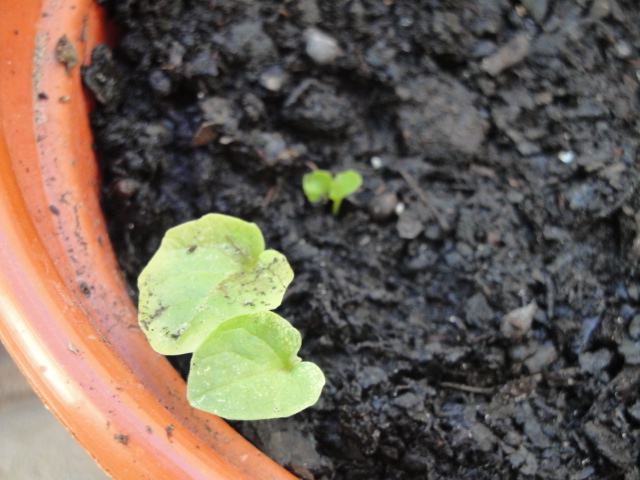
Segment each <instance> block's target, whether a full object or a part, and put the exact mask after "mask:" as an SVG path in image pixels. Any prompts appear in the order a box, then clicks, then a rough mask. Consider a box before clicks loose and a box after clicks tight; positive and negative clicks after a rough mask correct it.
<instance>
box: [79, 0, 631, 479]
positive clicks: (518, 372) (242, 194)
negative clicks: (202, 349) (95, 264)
mask: <svg viewBox="0 0 640 480" xmlns="http://www.w3.org/2000/svg"><path fill="white" fill-rule="evenodd" d="M101 3H104V4H105V6H106V7H107V8H108V9H109V11H110V12H111V14H112V15H113V18H114V21H115V22H116V23H117V24H118V25H119V26H120V28H121V29H122V41H121V43H120V45H119V46H118V47H117V48H116V49H115V50H114V51H113V52H111V51H109V50H108V49H107V48H106V47H101V48H99V49H97V50H96V51H95V52H94V55H93V63H92V66H91V67H84V69H83V70H84V71H83V74H84V80H85V84H86V85H87V86H88V87H89V89H91V90H92V91H93V92H94V94H95V96H96V99H97V101H98V103H99V108H98V109H97V111H96V112H95V113H94V114H93V117H92V123H93V127H94V132H95V138H96V146H97V149H98V152H99V155H100V158H101V163H102V169H103V176H104V188H103V193H104V209H105V212H106V215H107V218H108V221H109V226H110V232H111V236H112V241H113V243H114V246H115V248H116V250H117V254H118V258H119V260H120V262H121V265H122V268H123V270H124V271H125V272H126V275H127V278H128V281H129V285H130V288H131V295H132V296H133V297H134V298H135V296H136V292H135V280H136V278H137V275H138V274H139V272H140V270H141V268H142V267H143V266H144V264H145V263H146V262H147V261H148V259H149V258H150V257H151V255H152V254H153V253H154V252H155V250H156V249H157V247H158V245H159V242H160V239H161V237H162V235H163V234H164V232H165V231H166V230H167V229H168V228H169V227H172V226H174V225H177V224H179V223H182V222H184V221H186V220H189V219H193V218H197V217H199V216H201V215H203V214H205V213H209V212H219V213H225V214H229V215H234V216H237V217H240V218H242V219H245V220H249V221H253V222H256V223H257V224H258V225H259V226H260V228H261V229H262V231H263V232H264V234H265V239H266V243H267V246H268V247H269V248H275V249H277V250H279V251H281V252H283V253H284V254H285V255H286V256H287V257H288V259H289V261H290V262H291V264H292V267H293V269H294V271H295V272H296V278H295V279H294V282H293V283H292V286H291V287H290V289H289V292H288V294H287V296H286V297H285V300H284V302H283V305H282V307H281V308H280V309H279V313H281V314H282V315H283V316H284V317H285V318H287V319H290V320H292V323H293V324H294V325H295V326H296V327H297V328H299V329H300V330H301V332H302V334H303V338H304V342H303V348H302V350H301V352H300V356H301V357H302V358H304V359H308V360H311V361H314V362H316V363H317V364H319V365H320V367H321V368H322V369H323V370H324V371H325V373H326V375H327V386H326V387H325V390H324V393H323V395H322V397H321V399H320V401H319V403H318V404H317V405H316V406H314V407H312V408H310V409H308V410H306V411H304V412H302V413H300V414H298V415H296V416H295V417H293V418H291V419H284V420H277V421H263V422H236V423H235V426H236V427H237V428H238V430H239V431H240V432H241V433H243V434H244V435H245V436H246V437H247V438H249V439H250V440H251V441H253V442H254V443H256V444H257V445H258V446H259V447H260V448H262V449H263V450H264V451H265V452H266V453H267V454H268V455H270V456H271V457H272V458H274V459H275V460H277V461H279V462H280V463H282V464H283V465H285V466H286V467H287V468H289V469H291V470H292V471H293V472H294V473H296V474H297V475H299V476H301V477H302V478H316V479H321V478H327V479H331V478H334V479H360V478H363V479H406V478H417V479H422V478H432V479H440V478H442V479H452V478H455V479H458V478H459V479H462V478H466V479H484V478H486V479H495V478H505V479H507V478H508V479H511V478H523V479H524V478H543V479H576V480H577V479H581V480H584V479H601V478H607V479H623V478H626V479H634V478H640V469H639V458H638V451H639V450H640V446H639V444H640V400H639V398H638V389H639V387H640V309H639V307H640V303H639V301H640V282H639V280H640V279H639V276H638V271H637V265H638V259H639V258H640V236H639V232H640V214H639V213H637V212H638V211H639V207H640V194H639V192H638V188H637V187H638V183H639V181H640V172H639V169H638V165H637V156H638V147H639V141H638V140H639V138H640V136H639V133H640V128H639V127H640V123H639V122H638V72H639V68H640V55H639V51H640V10H638V8H637V6H636V5H635V4H634V2H631V1H624V0H591V1H588V0H556V1H554V2H547V1H546V0H545V1H542V0H522V1H521V2H520V3H518V2H510V1H507V0H473V1H462V0H428V1H421V2H419V1H416V0H389V1H382V0H349V1H346V0H331V1H318V0H290V1H285V2H280V1H271V0H265V1H255V0H241V1H238V0H236V1H230V0H217V1H186V0H184V1H180V2H176V1H174V0H160V1H155V2H146V1H142V0H111V1H106V0H105V1H103V2H101ZM310 165H315V166H318V167H320V168H325V169H328V170H331V171H333V172H340V171H343V170H345V169H348V168H353V169H355V170H357V171H359V172H360V173H361V174H362V175H363V177H364V185H363V187H362V189H361V190H360V191H359V192H358V193H357V194H355V195H353V196H352V197H350V198H349V199H348V200H346V201H345V202H344V203H343V206H342V210H341V212H340V215H339V216H337V217H334V216H332V215H331V213H330V206H329V205H324V206H314V205H311V204H309V203H308V202H307V201H306V199H305V197H304V195H303V192H302V189H301V179H302V176H303V174H304V173H306V172H308V171H309V169H310ZM183 360H184V359H182V360H177V361H176V364H177V365H178V368H183V364H184V361H183ZM184 373H185V372H184V370H183V374H184Z"/></svg>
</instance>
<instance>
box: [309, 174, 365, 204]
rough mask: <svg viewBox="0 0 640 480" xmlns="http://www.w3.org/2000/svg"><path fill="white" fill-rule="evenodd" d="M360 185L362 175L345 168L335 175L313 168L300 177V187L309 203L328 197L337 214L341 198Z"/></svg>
mask: <svg viewBox="0 0 640 480" xmlns="http://www.w3.org/2000/svg"><path fill="white" fill-rule="evenodd" d="M361 185H362V176H361V175H360V174H359V173H358V172H356V171H354V170H347V171H345V172H342V173H339V174H337V175H336V176H335V177H334V176H333V175H331V173H330V172H327V171H326V170H314V171H313V172H310V173H307V174H306V175H305V176H304V177H302V189H303V190H304V193H305V195H306V196H307V199H308V200H309V201H310V202H311V203H318V202H320V201H321V200H323V199H326V198H329V199H330V200H331V201H332V202H333V207H332V212H333V214H334V215H338V212H339V211H340V205H341V204H342V200H344V198H345V197H347V196H348V195H351V194H352V193H353V192H355V191H356V190H358V188H360V186H361Z"/></svg>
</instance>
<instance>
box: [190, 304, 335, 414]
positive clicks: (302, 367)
mask: <svg viewBox="0 0 640 480" xmlns="http://www.w3.org/2000/svg"><path fill="white" fill-rule="evenodd" d="M300 343H301V338H300V333H299V332H298V331H297V330H296V329H295V328H294V327H292V326H291V324H290V323H289V322H288V321H286V320H285V319H284V318H282V317H280V316H279V315H277V314H275V313H273V312H261V313H254V314H250V315H242V316H239V317H235V318H232V319H230V320H227V321H226V322H224V323H223V324H221V325H220V326H219V327H218V328H217V329H216V330H215V331H214V332H213V333H212V334H211V335H210V336H209V337H208V338H207V339H206V340H205V342H204V343H203V344H202V345H201V346H200V348H198V349H197V350H196V351H195V352H194V354H193V357H192V359H191V370H190V373H189V382H188V386H187V397H188V399H189V402H190V403H191V405H193V406H194V407H196V408H199V409H201V410H205V411H208V412H211V413H214V414H216V415H219V416H221V417H223V418H226V419H229V420H256V419H266V418H279V417H286V416H289V415H293V414H295V413H297V412H299V411H300V410H303V409H304V408H307V407H309V406H311V405H313V404H314V403H316V402H317V400H318V397H319V396H320V393H321V391H322V387H323V386H324V383H325V378H324V375H323V373H322V371H321V370H320V368H318V366H317V365H315V364H313V363H310V362H302V361H301V360H300V358H299V357H298V356H297V353H298V350H299V349H300Z"/></svg>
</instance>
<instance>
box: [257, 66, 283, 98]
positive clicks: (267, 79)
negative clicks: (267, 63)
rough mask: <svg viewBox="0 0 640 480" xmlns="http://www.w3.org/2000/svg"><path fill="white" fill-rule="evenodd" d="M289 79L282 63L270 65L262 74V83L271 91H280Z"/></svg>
mask: <svg viewBox="0 0 640 480" xmlns="http://www.w3.org/2000/svg"><path fill="white" fill-rule="evenodd" d="M286 80H287V73H286V72H285V71H284V70H283V68H282V67H281V66H280V65H274V66H272V67H269V68H268V69H267V70H266V71H265V72H263V73H262V75H260V80H259V81H260V85H261V86H262V87H264V88H266V89H267V90H269V91H271V92H279V91H280V90H281V89H282V86H283V85H284V83H285V82H286Z"/></svg>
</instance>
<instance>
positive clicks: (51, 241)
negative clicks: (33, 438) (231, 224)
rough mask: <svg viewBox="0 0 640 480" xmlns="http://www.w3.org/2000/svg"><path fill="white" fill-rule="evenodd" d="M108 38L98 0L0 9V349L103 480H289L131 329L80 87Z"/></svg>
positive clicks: (44, 1)
mask: <svg viewBox="0 0 640 480" xmlns="http://www.w3.org/2000/svg"><path fill="white" fill-rule="evenodd" d="M109 35H110V32H109V28H108V25H107V22H106V20H105V16H104V12H103V11H102V9H101V8H100V7H99V6H98V5H97V4H96V3H95V2H94V0H32V1H25V2H2V3H0V91H1V92H3V95H2V96H1V97H0V171H1V172H2V175H0V212H2V214H1V215H0V265H2V268H0V340H1V341H2V342H3V343H4V345H5V347H6V348H7V350H8V351H9V353H10V354H11V356H12V357H13V358H14V360H15V361H16V363H17V365H18V366H19V367H20V369H21V370H22V371H23V373H24V374H25V376H26V377H27V379H28V380H29V382H30V383H31V385H32V386H33V388H34V389H35V391H36V392H37V393H38V395H39V396H40V398H41V399H42V400H43V402H44V403H45V405H46V406H47V407H48V408H49V409H50V410H51V411H52V412H53V413H54V414H55V415H56V416H57V417H58V418H59V419H60V421H61V422H62V423H63V424H64V425H65V427H66V428H67V429H68V430H69V431H70V432H71V434H72V435H73V436H74V437H75V438H76V439H77V440H78V441H79V442H80V443H81V444H82V445H83V447H84V448H85V449H86V450H87V451H88V452H89V453H90V454H91V455H92V456H93V457H94V458H95V459H96V460H97V462H98V463H99V464H100V465H101V467H102V468H103V469H104V470H105V471H106V472H107V473H109V474H110V475H111V476H112V477H113V478H116V479H127V480H130V479H134V478H148V479H154V480H157V479H176V480H177V479H180V480H183V479H211V478H216V479H218V478H219V479H242V478H252V479H264V480H266V479H285V480H292V479H295V478H296V477H294V476H292V475H291V474H290V473H289V472H287V471H286V470H285V469H283V468H282V467H280V466H278V465H277V464H276V463H275V462H273V461H272V460H271V459H269V458H268V457H267V456H266V455H264V454H263V453H261V452H260V451H259V450H257V449H256V448H255V447H253V446H252V445H251V444H250V443H249V442H248V441H246V440H245V439H244V438H242V437H241V436H240V435H239V434H238V433H237V432H235V431H234V430H233V429H232V428H231V427H229V426H228V425H227V424H226V422H224V421H223V420H221V419H220V418H218V417H215V416H213V415H210V414H208V413H205V412H201V411H199V410H195V409H193V408H192V407H191V406H190V405H189V404H188V402H187V400H186V387H185V383H184V381H183V380H182V379H181V378H180V377H179V375H178V374H177V372H176V371H175V370H174V369H173V367H172V366H171V365H170V364H169V362H168V361H167V359H166V358H165V357H163V356H161V355H158V354H157V353H155V352H153V350H152V349H151V347H150V346H149V344H148V342H147V341H146V338H145V337H144V334H143V333H142V332H141V331H140V329H139V327H138V324H137V318H136V317H137V314H136V309H135V306H134V305H133V304H132V302H131V300H130V299H129V297H128V294H127V291H126V287H125V284H124V281H123V279H122V275H121V272H120V270H119V267H118V265H117V262H116V260H115V256H114V254H113V251H112V249H111V245H110V243H109V240H108V236H107V231H106V226H105V221H104V219H103V216H102V212H101V210H100V204H99V185H100V182H99V171H98V167H97V163H96V160H95V156H94V154H93V150H92V137H91V131H90V127H89V120H88V113H89V108H90V104H91V100H90V98H89V97H88V96H86V95H85V93H84V91H83V89H82V84H81V80H80V65H82V64H88V63H89V62H90V54H91V51H92V49H93V48H94V47H95V46H96V45H97V44H99V43H101V42H102V41H104V40H106V39H107V38H108V37H109ZM64 36H66V39H67V41H68V44H71V45H72V47H64V46H62V45H60V44H59V41H60V39H62V38H63V37H64ZM64 48H71V49H70V50H64ZM74 51H75V53H74ZM76 57H77V60H78V62H77V65H75V66H73V65H72V64H73V63H74V61H73V60H74V58H76Z"/></svg>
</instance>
